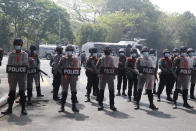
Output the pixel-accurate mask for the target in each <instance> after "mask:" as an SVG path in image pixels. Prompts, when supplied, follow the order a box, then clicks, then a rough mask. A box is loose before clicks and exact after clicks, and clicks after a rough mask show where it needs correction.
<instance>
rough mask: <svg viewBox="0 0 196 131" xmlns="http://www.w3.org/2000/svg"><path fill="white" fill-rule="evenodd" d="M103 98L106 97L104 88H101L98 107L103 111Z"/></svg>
mask: <svg viewBox="0 0 196 131" xmlns="http://www.w3.org/2000/svg"><path fill="white" fill-rule="evenodd" d="M103 99H104V90H102V89H101V90H100V91H99V107H98V111H102V110H103V108H104V107H103Z"/></svg>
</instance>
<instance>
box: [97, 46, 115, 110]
mask: <svg viewBox="0 0 196 131" xmlns="http://www.w3.org/2000/svg"><path fill="white" fill-rule="evenodd" d="M111 51H112V49H111V47H110V46H106V47H105V48H104V56H102V57H101V58H100V59H99V60H98V63H97V69H98V70H99V71H100V86H99V87H100V89H99V108H98V110H99V111H101V110H103V108H104V107H103V99H104V91H105V87H106V84H108V88H109V98H110V109H111V110H113V111H116V110H117V109H116V107H115V106H114V97H115V95H114V79H115V71H114V70H115V64H114V59H113V58H112V56H111V55H110V54H111Z"/></svg>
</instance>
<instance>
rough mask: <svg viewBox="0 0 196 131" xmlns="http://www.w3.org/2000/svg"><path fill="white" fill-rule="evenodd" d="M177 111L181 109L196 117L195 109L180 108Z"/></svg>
mask: <svg viewBox="0 0 196 131" xmlns="http://www.w3.org/2000/svg"><path fill="white" fill-rule="evenodd" d="M177 109H180V110H183V111H185V112H187V113H190V114H193V115H196V110H195V109H186V108H183V107H178V108H177Z"/></svg>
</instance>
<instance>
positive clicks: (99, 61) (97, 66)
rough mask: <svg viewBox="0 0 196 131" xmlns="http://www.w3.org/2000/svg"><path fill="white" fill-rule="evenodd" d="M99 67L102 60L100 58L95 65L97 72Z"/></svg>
mask: <svg viewBox="0 0 196 131" xmlns="http://www.w3.org/2000/svg"><path fill="white" fill-rule="evenodd" d="M101 65H102V58H100V59H99V60H98V62H97V64H96V68H97V70H98V71H100V68H101Z"/></svg>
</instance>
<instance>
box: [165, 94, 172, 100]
mask: <svg viewBox="0 0 196 131" xmlns="http://www.w3.org/2000/svg"><path fill="white" fill-rule="evenodd" d="M166 100H168V101H173V99H172V98H171V95H170V92H167V99H166Z"/></svg>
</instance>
